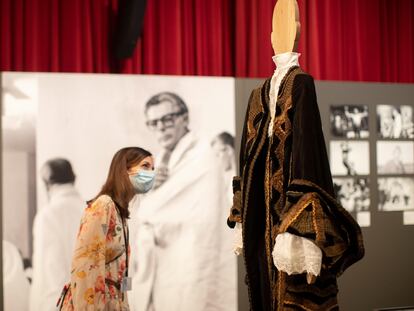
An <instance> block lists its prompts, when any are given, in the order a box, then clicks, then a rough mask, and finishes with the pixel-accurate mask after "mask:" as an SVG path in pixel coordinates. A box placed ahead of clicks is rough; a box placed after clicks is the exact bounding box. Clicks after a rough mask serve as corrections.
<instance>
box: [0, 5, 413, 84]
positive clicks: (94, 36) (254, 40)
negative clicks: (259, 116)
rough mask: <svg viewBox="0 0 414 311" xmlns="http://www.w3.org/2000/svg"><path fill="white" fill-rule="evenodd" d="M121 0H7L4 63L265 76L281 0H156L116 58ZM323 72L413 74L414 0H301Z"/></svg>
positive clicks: (311, 60)
mask: <svg viewBox="0 0 414 311" xmlns="http://www.w3.org/2000/svg"><path fill="white" fill-rule="evenodd" d="M117 2H118V1H117V0H59V1H58V0H0V10H1V12H0V18H1V20H0V27H1V30H0V31H1V38H0V70H2V71H46V72H95V73H108V72H122V73H144V74H177V75H213V76H236V77H266V76H269V75H271V73H272V71H273V63H272V61H271V56H272V49H271V46H270V32H271V19H272V11H273V6H274V3H275V0H208V1H207V0H168V1H166V0H148V4H147V10H146V15H145V20H144V28H143V34H142V37H141V39H140V40H139V41H138V44H137V48H136V50H135V53H134V55H133V57H132V58H131V59H129V60H126V61H123V62H121V63H116V62H114V61H113V60H112V59H111V53H110V52H109V46H110V45H111V41H112V39H111V38H112V34H113V29H114V26H115V19H116V11H117ZM298 3H299V9H300V18H301V25H302V27H301V39H300V44H299V50H300V52H301V53H302V56H301V64H302V67H304V69H305V70H307V71H308V72H310V73H311V74H312V75H314V77H315V78H316V79H320V80H351V81H381V82H409V83H414V2H413V1H412V0H393V1H390V0H366V1H360V0H347V1H343V0H298Z"/></svg>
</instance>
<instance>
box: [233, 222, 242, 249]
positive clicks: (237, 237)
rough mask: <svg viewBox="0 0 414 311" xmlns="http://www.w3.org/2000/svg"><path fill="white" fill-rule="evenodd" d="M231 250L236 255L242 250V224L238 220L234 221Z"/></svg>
mask: <svg viewBox="0 0 414 311" xmlns="http://www.w3.org/2000/svg"><path fill="white" fill-rule="evenodd" d="M233 251H234V253H235V254H236V255H237V256H239V255H240V254H241V253H242V251H243V235H242V225H241V223H239V222H236V228H235V229H234V242H233Z"/></svg>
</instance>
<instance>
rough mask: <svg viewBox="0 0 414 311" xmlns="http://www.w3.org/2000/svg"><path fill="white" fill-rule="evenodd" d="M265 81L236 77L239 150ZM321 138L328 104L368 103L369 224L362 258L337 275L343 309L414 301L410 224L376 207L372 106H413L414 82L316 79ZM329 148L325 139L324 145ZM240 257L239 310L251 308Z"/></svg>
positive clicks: (413, 228)
mask: <svg viewBox="0 0 414 311" xmlns="http://www.w3.org/2000/svg"><path fill="white" fill-rule="evenodd" d="M262 81H263V80H259V79H237V80H236V130H237V145H236V148H237V152H238V151H239V149H240V135H241V131H242V127H243V121H244V116H245V111H246V107H247V101H248V99H249V96H250V92H251V90H252V89H253V88H255V87H257V86H259V85H260V84H261V82H262ZM316 91H317V96H318V104H319V109H320V113H321V118H322V124H323V128H324V134H325V139H326V141H327V142H328V141H329V140H330V139H331V136H330V130H329V129H330V122H329V108H330V106H331V105H343V104H351V105H352V104H359V105H362V104H364V105H368V109H369V127H370V138H369V145H370V176H369V178H370V191H371V206H370V212H371V226H370V227H366V228H363V229H362V232H363V235H364V243H365V251H366V254H365V257H364V258H363V259H362V261H360V262H358V263H356V264H355V265H353V266H351V267H350V268H349V269H348V270H347V271H346V272H345V274H344V275H342V276H341V277H340V278H339V291H340V294H339V303H340V307H341V310H347V311H348V310H349V311H359V310H361V311H366V310H373V309H374V308H380V307H391V306H406V305H414V289H413V288H414V287H413V285H412V284H413V280H414V247H413V244H412V242H410V241H411V239H413V238H414V226H403V215H402V212H379V211H378V207H377V206H378V187H377V174H376V141H377V134H376V132H377V131H376V122H377V120H376V105H379V104H388V105H390V104H391V105H392V104H396V105H412V106H414V85H403V84H380V83H345V82H316ZM327 147H328V148H329V144H328V145H327ZM243 265H244V263H243V260H242V258H239V310H240V311H245V310H249V302H248V296H247V289H246V286H245V284H244V277H245V270H244V266H243Z"/></svg>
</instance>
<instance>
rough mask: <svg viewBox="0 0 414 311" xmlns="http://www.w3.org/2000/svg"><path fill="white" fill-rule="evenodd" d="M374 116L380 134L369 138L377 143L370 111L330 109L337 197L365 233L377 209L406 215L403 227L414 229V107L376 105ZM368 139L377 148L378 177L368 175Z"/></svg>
mask: <svg viewBox="0 0 414 311" xmlns="http://www.w3.org/2000/svg"><path fill="white" fill-rule="evenodd" d="M371 110H372V111H371V112H370V113H375V114H376V115H375V121H376V124H375V126H374V127H373V128H375V129H376V132H375V133H371V135H375V136H374V137H372V136H371V137H370V133H369V109H368V106H367V105H362V104H361V105H332V106H330V134H331V141H330V162H331V170H332V176H333V182H334V188H335V193H336V195H337V198H338V200H339V201H340V203H341V205H342V206H343V207H344V208H345V209H346V210H347V211H348V212H350V213H351V214H352V215H353V216H354V217H355V218H356V220H357V221H358V223H359V224H360V225H361V226H362V227H368V226H370V224H371V221H370V218H371V214H370V212H371V211H373V209H376V210H378V211H379V212H389V211H398V212H402V213H403V223H404V225H412V224H414V126H413V107H412V106H409V105H377V106H376V107H375V109H371ZM371 120H373V119H371ZM372 138H374V139H372ZM369 139H371V141H374V144H375V148H376V160H375V163H373V164H374V167H375V170H376V172H375V174H372V172H370V159H371V157H370V145H369V144H370V141H369ZM370 173H371V174H370ZM375 179H377V180H375ZM372 187H375V188H376V189H375V191H378V206H372V205H371V192H370V189H373V188H372Z"/></svg>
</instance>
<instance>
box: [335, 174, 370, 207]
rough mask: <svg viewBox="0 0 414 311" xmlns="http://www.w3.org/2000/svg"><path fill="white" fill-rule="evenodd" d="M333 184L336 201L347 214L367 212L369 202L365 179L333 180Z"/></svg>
mask: <svg viewBox="0 0 414 311" xmlns="http://www.w3.org/2000/svg"><path fill="white" fill-rule="evenodd" d="M333 184H334V190H335V194H336V197H337V199H338V200H339V202H340V203H341V205H342V206H343V207H344V208H345V209H346V210H347V211H348V212H366V211H369V206H370V204H371V200H370V195H369V193H370V191H369V179H368V178H367V177H362V178H334V179H333Z"/></svg>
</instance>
